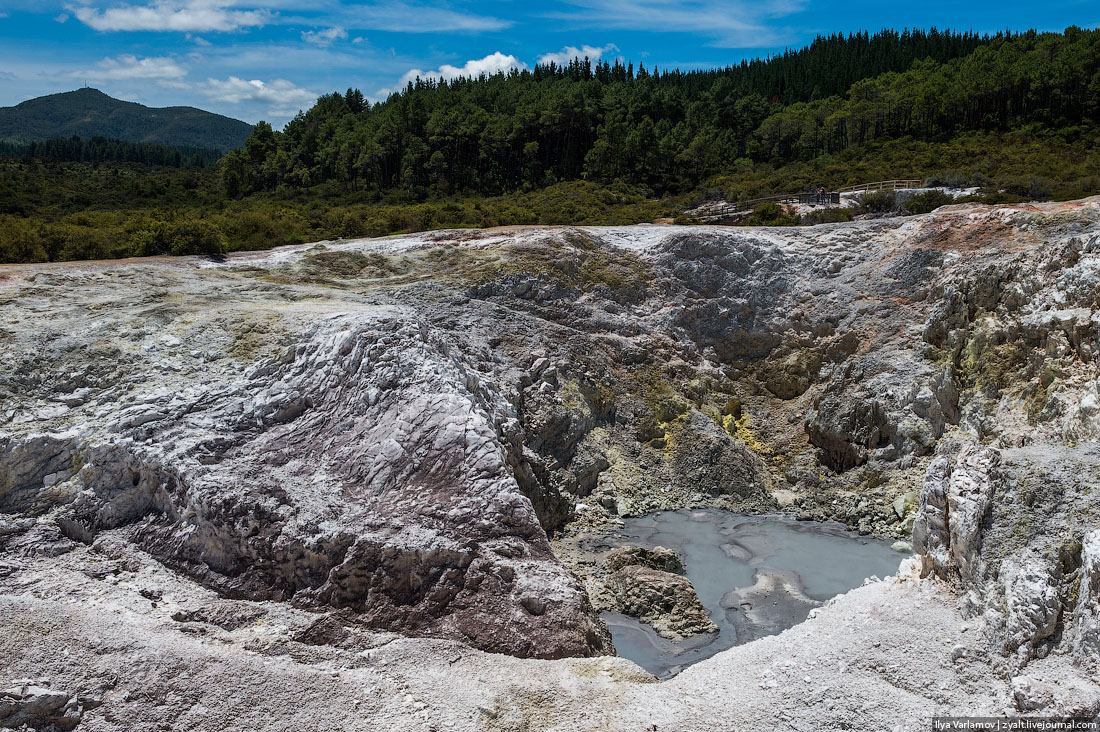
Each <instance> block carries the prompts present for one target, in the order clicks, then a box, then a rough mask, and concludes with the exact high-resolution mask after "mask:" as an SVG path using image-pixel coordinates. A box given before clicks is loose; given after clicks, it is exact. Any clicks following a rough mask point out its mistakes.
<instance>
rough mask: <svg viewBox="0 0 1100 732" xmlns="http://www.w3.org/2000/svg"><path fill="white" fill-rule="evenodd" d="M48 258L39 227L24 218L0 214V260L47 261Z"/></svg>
mask: <svg viewBox="0 0 1100 732" xmlns="http://www.w3.org/2000/svg"><path fill="white" fill-rule="evenodd" d="M47 259H48V255H47V253H46V247H45V244H44V242H43V241H42V234H41V232H40V231H39V230H38V228H37V227H35V226H33V225H32V224H31V222H30V221H28V220H27V219H24V218H20V217H16V216H0V262H45V261H47Z"/></svg>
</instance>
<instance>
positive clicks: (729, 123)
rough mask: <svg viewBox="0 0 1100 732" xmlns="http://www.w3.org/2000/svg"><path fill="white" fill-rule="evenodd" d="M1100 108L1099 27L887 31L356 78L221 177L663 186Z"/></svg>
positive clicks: (402, 184)
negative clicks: (752, 46) (637, 58)
mask: <svg viewBox="0 0 1100 732" xmlns="http://www.w3.org/2000/svg"><path fill="white" fill-rule="evenodd" d="M842 84H847V86H846V87H845V88H844V89H840V88H839V86H840V85H842ZM1098 105H1100V31H1084V30H1080V29H1076V28H1071V29H1069V30H1067V31H1066V32H1065V33H1064V34H1049V33H1048V34H1039V33H1024V34H1020V35H1008V34H1004V35H999V36H994V37H988V36H974V35H971V34H965V35H959V34H954V33H940V32H938V31H929V32H927V33H924V32H916V33H914V32H905V33H901V34H898V33H894V32H889V31H884V32H882V33H879V34H876V35H874V36H868V35H866V34H862V33H861V34H856V35H852V36H849V37H843V38H842V37H839V36H834V37H832V38H821V39H818V40H817V41H815V42H814V43H813V44H811V45H810V46H809V47H808V48H806V49H804V50H802V51H799V52H795V53H788V54H784V55H782V56H779V57H778V58H775V59H772V60H769V61H757V62H753V63H744V64H741V65H740V66H736V67H731V68H727V69H723V70H716V71H699V72H688V73H683V72H679V71H663V72H662V71H658V70H656V69H654V70H652V71H647V70H646V69H645V68H644V67H639V68H638V69H636V70H635V69H634V68H633V67H632V66H631V65H627V66H623V65H622V64H621V63H619V62H616V63H614V64H613V65H611V64H608V63H606V62H601V63H598V64H595V65H593V64H592V63H591V62H589V61H588V60H575V61H574V62H572V63H570V64H569V65H567V66H565V67H555V66H539V67H536V68H535V69H534V70H533V71H515V72H513V73H511V74H508V75H506V76H505V75H497V76H494V77H491V78H481V79H458V80H455V81H452V82H441V81H435V80H431V79H428V80H417V81H416V82H412V83H410V84H409V86H408V88H406V89H405V90H404V92H402V93H400V94H395V95H393V96H391V97H390V98H389V99H387V100H386V101H385V102H382V103H380V104H376V105H368V104H366V103H365V101H364V99H363V96H362V94H361V93H359V92H358V91H356V90H349V91H348V92H347V93H345V94H343V95H340V94H332V95H329V96H325V97H322V98H320V99H319V100H318V101H317V104H316V105H315V106H314V107H313V108H312V109H310V110H309V111H307V112H304V113H302V114H299V115H298V116H297V117H296V118H295V119H294V120H292V121H291V122H290V123H289V124H288V125H287V126H286V129H285V130H284V131H282V132H275V131H273V130H272V129H271V128H270V126H269V125H265V124H260V125H257V126H256V128H255V129H254V131H253V134H252V136H251V137H250V138H249V139H248V141H247V142H246V144H245V148H244V149H243V150H237V151H233V152H231V153H230V154H229V155H228V156H227V157H226V159H225V163H224V181H225V186H226V191H227V193H228V195H229V196H230V197H238V196H243V195H249V194H251V193H256V192H264V191H267V192H273V191H277V190H279V189H280V187H282V188H289V189H308V188H310V187H312V186H315V185H317V184H322V183H336V184H337V185H338V186H339V187H340V189H341V190H342V191H345V192H348V193H354V192H357V191H367V192H383V191H386V190H391V189H403V190H405V191H408V192H410V193H413V194H415V195H421V196H422V195H427V194H430V193H433V192H434V193H440V194H446V193H450V192H460V193H462V192H467V193H474V194H480V195H499V194H502V193H506V192H509V191H516V190H531V189H534V188H539V187H542V186H546V185H552V184H554V183H558V182H560V181H569V180H588V181H593V182H602V183H610V182H612V181H616V180H621V181H624V182H626V183H629V184H639V185H645V186H647V187H649V188H651V189H652V190H653V192H654V193H655V194H656V195H661V194H664V193H666V192H672V193H679V192H683V191H686V190H690V189H692V188H694V187H696V186H698V185H700V184H701V183H702V182H703V181H704V180H706V178H708V177H709V176H712V175H715V174H717V173H719V172H723V171H729V170H731V169H736V168H737V167H743V166H744V165H745V164H746V163H759V162H766V163H770V164H772V165H782V164H786V163H790V162H794V161H798V160H809V159H812V158H814V157H816V156H819V155H822V154H827V153H835V152H839V151H842V150H845V149H848V148H852V147H859V146H862V145H866V144H867V143H870V142H875V141H880V140H892V139H899V138H902V137H906V136H909V137H913V138H914V139H920V140H933V139H936V138H938V137H940V136H943V135H950V134H957V133H959V132H962V131H969V130H1009V129H1015V128H1019V127H1022V126H1026V125H1030V124H1034V125H1041V126H1043V127H1044V128H1049V129H1058V130H1067V129H1074V128H1077V129H1079V128H1080V127H1081V126H1082V125H1089V124H1094V123H1095V120H1096V117H1097V110H1098V108H1100V107H1098ZM844 182H847V181H836V182H834V184H836V185H841V184H843V183H844Z"/></svg>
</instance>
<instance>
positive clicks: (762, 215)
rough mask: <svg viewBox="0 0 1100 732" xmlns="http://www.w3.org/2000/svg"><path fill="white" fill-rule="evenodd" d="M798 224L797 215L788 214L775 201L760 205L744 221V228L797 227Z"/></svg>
mask: <svg viewBox="0 0 1100 732" xmlns="http://www.w3.org/2000/svg"><path fill="white" fill-rule="evenodd" d="M798 223H799V218H798V216H797V215H795V214H792V213H789V212H788V211H787V209H785V208H783V207H782V206H780V205H779V204H778V203H776V202H775V201H768V202H766V203H762V204H760V205H759V206H757V207H756V208H754V209H753V210H752V215H751V216H749V217H748V218H747V219H745V226H798Z"/></svg>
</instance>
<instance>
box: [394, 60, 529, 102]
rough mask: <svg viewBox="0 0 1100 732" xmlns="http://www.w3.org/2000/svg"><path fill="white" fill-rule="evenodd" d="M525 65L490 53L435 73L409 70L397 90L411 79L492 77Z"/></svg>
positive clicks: (444, 66) (442, 68)
mask: <svg viewBox="0 0 1100 732" xmlns="http://www.w3.org/2000/svg"><path fill="white" fill-rule="evenodd" d="M526 68H527V64H525V63H523V62H522V61H520V60H519V59H518V58H516V57H515V56H512V55H508V56H505V55H504V54H503V53H501V52H500V51H497V52H495V53H491V54H489V55H488V56H486V57H485V58H478V59H471V60H469V61H467V62H466V63H465V64H463V65H462V66H451V65H450V64H443V65H442V66H440V67H439V69H438V70H435V71H421V70H420V69H409V70H408V71H406V72H405V74H404V75H403V76H402V77H401V79H400V80H398V82H397V88H398V89H401V88H404V86H405V85H406V84H408V83H409V82H410V81H412V80H413V79H415V78H417V77H418V76H419V77H420V78H421V79H439V78H443V79H448V80H449V79H458V78H463V77H471V78H475V79H476V78H477V77H479V76H481V75H482V74H485V75H486V76H492V75H493V74H496V73H500V72H502V71H503V72H507V71H510V70H512V69H526ZM388 91H389V90H386V89H383V90H380V91H379V94H383V93H386V92H388Z"/></svg>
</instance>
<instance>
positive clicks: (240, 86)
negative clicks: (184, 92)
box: [199, 76, 317, 116]
mask: <svg viewBox="0 0 1100 732" xmlns="http://www.w3.org/2000/svg"><path fill="white" fill-rule="evenodd" d="M199 91H200V92H201V93H202V94H203V95H205V96H206V97H208V98H210V99H212V100H213V101H215V102H225V103H227V104H262V105H265V106H266V107H267V109H268V111H269V112H270V113H271V114H273V115H280V116H285V115H290V114H294V112H296V111H297V110H298V109H301V108H303V107H307V106H310V105H312V104H313V102H315V101H316V100H317V94H315V93H313V92H311V91H309V90H308V89H303V88H302V87H300V86H296V85H294V84H293V83H292V82H289V81H287V80H286V79H275V80H274V81H270V82H264V81H260V80H259V79H252V80H250V81H246V80H245V79H240V78H238V77H236V76H230V77H229V78H228V79H225V80H224V81H223V80H219V79H207V80H206V85H205V86H203V87H201V88H200V89H199Z"/></svg>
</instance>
